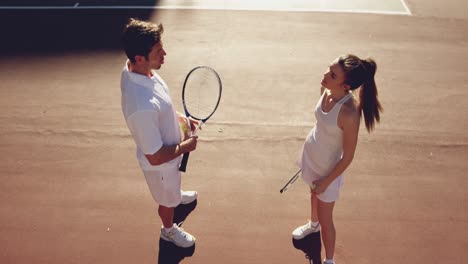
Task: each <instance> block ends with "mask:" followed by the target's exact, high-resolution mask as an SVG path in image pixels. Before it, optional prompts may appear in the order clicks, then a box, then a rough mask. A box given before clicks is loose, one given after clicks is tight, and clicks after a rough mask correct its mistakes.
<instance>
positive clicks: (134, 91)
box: [121, 61, 181, 171]
mask: <svg viewBox="0 0 468 264" xmlns="http://www.w3.org/2000/svg"><path fill="white" fill-rule="evenodd" d="M152 74H153V76H152V77H148V76H144V75H142V74H137V73H133V72H130V71H129V70H128V61H127V63H126V64H125V67H124V69H123V71H122V76H121V91H122V111H123V115H124V118H125V121H126V122H127V126H128V128H129V130H130V133H131V134H132V136H133V139H134V140H135V143H136V146H137V159H138V161H139V163H140V167H141V169H142V170H143V171H161V170H167V169H174V168H177V167H178V165H179V163H180V159H181V157H179V158H176V159H173V160H171V161H169V162H166V163H164V164H161V165H158V166H153V165H151V164H150V163H149V162H148V159H147V158H146V157H145V155H152V154H154V153H156V152H157V151H158V150H159V149H160V148H161V147H162V146H164V145H175V144H178V143H180V141H181V132H180V126H179V122H178V119H177V113H176V111H175V109H174V106H173V104H172V100H171V97H170V95H169V88H168V87H167V85H166V83H165V82H164V81H163V80H162V79H161V77H160V76H159V75H158V74H157V73H156V72H155V71H152Z"/></svg>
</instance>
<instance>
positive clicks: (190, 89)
mask: <svg viewBox="0 0 468 264" xmlns="http://www.w3.org/2000/svg"><path fill="white" fill-rule="evenodd" d="M221 92H222V84H221V79H220V78H219V75H218V73H216V71H215V70H213V69H211V68H210V67H206V66H198V67H195V68H193V69H192V70H191V71H190V72H189V73H188V74H187V77H185V81H184V87H183V89H182V104H183V105H184V111H185V115H186V116H187V121H188V123H189V124H190V118H192V119H195V120H197V121H199V124H198V126H197V127H196V128H195V130H194V131H193V132H192V131H191V129H190V133H191V134H190V135H191V136H193V135H196V133H197V131H198V129H199V128H200V127H201V126H202V125H203V124H204V123H206V121H207V120H208V119H209V118H210V117H211V116H212V115H213V114H214V112H215V111H216V109H217V108H218V105H219V101H220V100H221ZM189 128H190V126H189ZM189 154H190V152H187V153H185V154H184V156H183V158H182V162H181V163H180V167H179V170H180V171H183V172H185V170H186V168H187V162H188V158H189Z"/></svg>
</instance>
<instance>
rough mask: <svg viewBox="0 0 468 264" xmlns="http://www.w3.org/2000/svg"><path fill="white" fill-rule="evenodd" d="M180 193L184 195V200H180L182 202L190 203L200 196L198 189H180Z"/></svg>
mask: <svg viewBox="0 0 468 264" xmlns="http://www.w3.org/2000/svg"><path fill="white" fill-rule="evenodd" d="M180 194H181V195H182V201H181V202H180V203H181V204H189V203H191V202H193V201H195V200H196V199H197V197H198V193H197V192H196V191H182V190H181V191H180Z"/></svg>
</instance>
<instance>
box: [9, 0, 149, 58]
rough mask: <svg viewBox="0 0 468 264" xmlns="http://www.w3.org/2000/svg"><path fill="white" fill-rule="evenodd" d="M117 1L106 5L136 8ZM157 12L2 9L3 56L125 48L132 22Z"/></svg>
mask: <svg viewBox="0 0 468 264" xmlns="http://www.w3.org/2000/svg"><path fill="white" fill-rule="evenodd" d="M44 2H47V1H44ZM101 2H103V1H101ZM113 2H115V3H113ZM117 2H119V3H117ZM117 2H116V1H108V2H106V4H107V6H109V7H110V6H111V5H112V4H119V5H134V4H133V3H132V2H131V1H117ZM122 2H126V4H124V3H122ZM138 2H140V4H141V6H155V5H157V4H158V1H155V0H152V1H138ZM143 2H144V3H143ZM41 4H42V5H43V6H42V7H43V8H44V6H50V3H49V5H47V4H46V3H41ZM36 5H37V3H36ZM88 6H92V5H88ZM154 12H155V9H138V8H135V9H110V8H109V9H101V8H99V9H72V8H70V9H2V10H0V30H1V32H2V41H1V42H0V54H1V55H7V54H8V55H11V54H24V53H41V52H47V53H60V52H67V51H81V50H107V49H121V41H120V38H121V34H122V30H123V27H124V25H125V24H126V23H127V22H128V19H129V18H131V17H134V18H140V19H144V20H147V19H149V18H150V17H151V16H152V15H153V13H154Z"/></svg>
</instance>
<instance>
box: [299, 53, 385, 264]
mask: <svg viewBox="0 0 468 264" xmlns="http://www.w3.org/2000/svg"><path fill="white" fill-rule="evenodd" d="M376 69H377V65H376V63H375V61H374V60H373V59H370V58H369V59H364V60H361V59H360V58H359V57H357V56H355V55H344V56H341V57H338V58H337V59H336V60H335V61H333V62H332V64H331V65H330V67H329V69H328V71H327V72H326V73H325V74H324V77H323V80H322V83H321V84H322V88H321V95H322V96H321V97H320V99H319V101H318V103H317V106H316V107H315V118H316V120H317V121H316V124H315V126H314V128H313V129H312V131H311V132H310V133H309V135H308V136H307V138H306V140H305V143H304V146H303V149H302V155H301V158H300V159H299V161H298V164H299V166H300V167H301V169H302V178H303V180H304V181H305V182H306V183H307V184H308V185H309V186H310V187H311V221H309V222H308V223H307V224H306V225H303V226H300V227H298V228H297V229H295V230H294V231H293V233H292V235H293V238H294V239H301V238H304V237H305V236H307V235H309V234H311V233H313V232H318V231H319V230H322V241H323V245H324V247H325V254H326V258H325V261H324V263H326V264H332V263H334V260H333V255H334V251H335V239H336V232H335V227H334V224H333V218H332V213H333V207H334V205H335V201H336V200H337V199H338V195H339V189H340V187H341V185H342V183H343V173H344V171H345V170H346V168H347V167H348V166H349V165H350V164H351V161H352V160H353V157H354V152H355V150H356V145H357V140H358V134H359V125H360V121H361V114H363V115H364V122H365V125H366V128H367V131H368V132H371V131H372V130H373V129H374V125H375V122H376V121H377V122H379V121H380V112H381V111H382V107H381V105H380V102H379V100H378V98H377V87H376V84H375V80H374V75H375V72H376ZM358 88H360V91H359V99H358V100H357V99H355V98H354V96H353V94H352V91H353V90H356V89H358Z"/></svg>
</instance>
